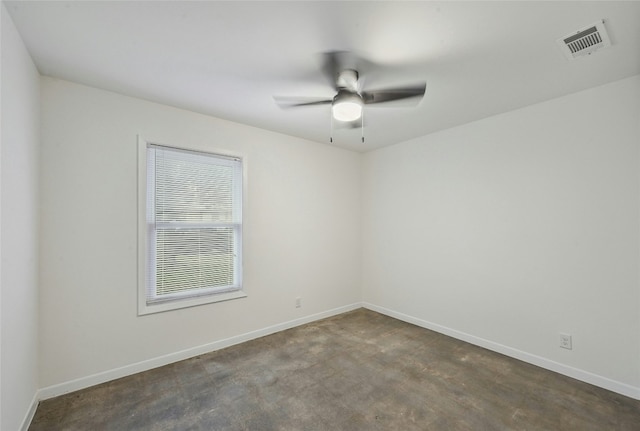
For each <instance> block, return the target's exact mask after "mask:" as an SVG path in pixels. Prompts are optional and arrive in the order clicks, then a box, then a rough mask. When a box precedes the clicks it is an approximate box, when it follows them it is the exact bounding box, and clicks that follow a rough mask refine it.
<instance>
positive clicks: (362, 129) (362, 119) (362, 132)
mask: <svg viewBox="0 0 640 431" xmlns="http://www.w3.org/2000/svg"><path fill="white" fill-rule="evenodd" d="M361 115H362V116H361V117H360V136H361V137H362V143H363V144H364V109H363V110H362V114H361Z"/></svg>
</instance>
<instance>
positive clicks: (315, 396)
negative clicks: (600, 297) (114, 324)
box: [29, 309, 640, 431]
mask: <svg viewBox="0 0 640 431" xmlns="http://www.w3.org/2000/svg"><path fill="white" fill-rule="evenodd" d="M29 430H31V431H40V430H48V431H50V430H69V431H71V430H92V431H93V430H95V431H98V430H100V431H101V430H117V431H124V430H179V431H184V430H203V431H204V430H207V431H209V430H256V431H269V430H345V431H347V430H348V431H352V430H367V431H376V430H385V431H388V430H401V431H409V430H434V431H443V430H447V431H453V430H474V431H478V430H529V431H531V430H554V431H557V430H579V431H588V430H598V431H605V430H606V431H609V430H627V431H631V430H634V431H638V430H640V402H639V401H635V400H632V399H630V398H627V397H624V396H622V395H618V394H615V393H612V392H609V391H606V390H604V389H600V388H597V387H594V386H591V385H588V384H586V383H582V382H579V381H576V380H573V379H571V378H568V377H565V376H562V375H558V374H555V373H552V372H549V371H546V370H543V369H541V368H538V367H535V366H533V365H529V364H526V363H523V362H520V361H517V360H514V359H510V358H508V357H505V356H502V355H500V354H497V353H493V352H490V351H487V350H485V349H482V348H479V347H476V346H472V345H470V344H467V343H464V342H461V341H458V340H455V339H452V338H449V337H446V336H444V335H441V334H438V333H435V332H432V331H429V330H426V329H423V328H419V327H416V326H413V325H410V324H407V323H404V322H401V321H398V320H395V319H392V318H389V317H386V316H383V315H380V314H377V313H374V312H372V311H368V310H364V309H360V310H356V311H353V312H349V313H345V314H342V315H340V316H336V317H332V318H329V319H325V320H321V321H318V322H314V323H311V324H307V325H304V326H301V327H298V328H294V329H291V330H287V331H283V332H280V333H278V334H274V335H270V336H267V337H263V338H260V339H258V340H254V341H250V342H247V343H243V344H241V345H238V346H234V347H230V348H227V349H223V350H220V351H217V352H213V353H210V354H207V355H202V356H200V357H197V358H193V359H189V360H186V361H182V362H179V363H176V364H172V365H169V366H166V367H162V368H157V369H154V370H151V371H147V372H144V373H140V374H137V375H134V376H130V377H126V378H123V379H119V380H116V381H113V382H109V383H105V384H102V385H99V386H95V387H92V388H88V389H85V390H82V391H78V392H75V393H72V394H68V395H64V396H61V397H57V398H53V399H50V400H46V401H44V402H42V403H40V405H39V406H38V409H37V411H36V415H35V418H34V420H33V422H32V424H31V427H30V428H29Z"/></svg>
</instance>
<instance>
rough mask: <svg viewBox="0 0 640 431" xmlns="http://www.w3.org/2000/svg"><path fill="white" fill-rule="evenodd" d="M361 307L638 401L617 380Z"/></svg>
mask: <svg viewBox="0 0 640 431" xmlns="http://www.w3.org/2000/svg"><path fill="white" fill-rule="evenodd" d="M362 306H363V307H364V308H367V309H369V310H372V311H376V312H378V313H381V314H384V315H387V316H389V317H393V318H395V319H398V320H402V321H404V322H407V323H411V324H413V325H416V326H420V327H422V328H426V329H430V330H432V331H435V332H439V333H441V334H444V335H447V336H449V337H453V338H457V339H458V340H462V341H465V342H467V343H470V344H474V345H476V346H480V347H483V348H485V349H488V350H492V351H494V352H498V353H501V354H503V355H506V356H509V357H512V358H515V359H518V360H520V361H524V362H527V363H530V364H533V365H536V366H538V367H541V368H545V369H547V370H550V371H554V372H556V373H559V374H563V375H565V376H569V377H571V378H574V379H576V380H580V381H583V382H585V383H589V384H592V385H594V386H598V387H601V388H604V389H607V390H609V391H612V392H616V393H619V394H621V395H624V396H627V397H630V398H634V399H636V400H640V388H638V387H635V386H631V385H628V384H626V383H622V382H618V381H616V380H612V379H609V378H607V377H603V376H600V375H597V374H593V373H590V372H589V371H584V370H581V369H578V368H574V367H570V366H568V365H564V364H561V363H559V362H555V361H552V360H550V359H546V358H543V357H541V356H537V355H533V354H531V353H527V352H523V351H521V350H518V349H514V348H512V347H509V346H504V345H502V344H499V343H495V342H493V341H489V340H485V339H483V338H479V337H476V336H473V335H470V334H467V333H464V332H460V331H457V330H455V329H451V328H447V327H445V326H441V325H438V324H436V323H432V322H428V321H426V320H422V319H418V318H417V317H413V316H409V315H407V314H403V313H399V312H397V311H393V310H389V309H387V308H384V307H380V306H377V305H374V304H370V303H367V302H365V303H363V304H362Z"/></svg>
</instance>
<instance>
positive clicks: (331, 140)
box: [329, 111, 333, 144]
mask: <svg viewBox="0 0 640 431" xmlns="http://www.w3.org/2000/svg"><path fill="white" fill-rule="evenodd" d="M329 112H330V117H331V130H330V132H329V142H331V143H332V144H333V112H331V111H329Z"/></svg>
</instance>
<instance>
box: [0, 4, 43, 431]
mask: <svg viewBox="0 0 640 431" xmlns="http://www.w3.org/2000/svg"><path fill="white" fill-rule="evenodd" d="M1 9H2V10H1V12H0V15H1V19H2V75H1V76H2V85H1V87H2V90H1V92H2V108H1V109H2V120H1V121H2V124H1V128H2V134H1V141H0V142H1V146H0V151H1V154H0V159H1V163H0V196H1V199H0V200H1V202H0V205H1V218H0V238H1V241H0V248H1V250H2V259H1V260H0V266H1V268H2V271H1V273H0V295H1V296H2V303H1V304H2V305H1V312H0V323H1V333H0V339H1V343H0V345H1V347H0V352H1V356H0V375H1V376H2V379H1V383H0V399H1V404H0V412H1V420H0V429H3V430H17V429H19V428H20V426H21V424H22V423H23V422H24V421H25V419H26V418H27V417H28V416H29V415H30V414H31V413H32V411H30V409H31V407H33V405H34V404H33V403H32V402H33V400H34V396H35V394H36V391H37V389H38V332H37V331H38V297H37V295H38V278H37V276H38V162H39V155H38V152H39V105H40V94H39V91H40V90H39V84H40V77H39V75H38V71H37V70H36V68H35V66H34V65H33V62H32V61H31V58H30V57H29V54H28V53H27V51H26V49H25V47H24V44H23V42H22V39H21V38H20V36H19V35H18V33H17V31H16V29H15V27H14V25H13V21H12V20H11V17H10V16H9V14H8V13H7V11H6V9H5V6H4V4H3V5H2V6H1Z"/></svg>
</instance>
